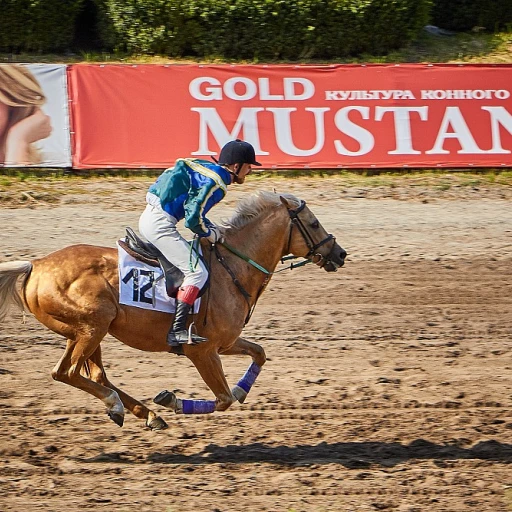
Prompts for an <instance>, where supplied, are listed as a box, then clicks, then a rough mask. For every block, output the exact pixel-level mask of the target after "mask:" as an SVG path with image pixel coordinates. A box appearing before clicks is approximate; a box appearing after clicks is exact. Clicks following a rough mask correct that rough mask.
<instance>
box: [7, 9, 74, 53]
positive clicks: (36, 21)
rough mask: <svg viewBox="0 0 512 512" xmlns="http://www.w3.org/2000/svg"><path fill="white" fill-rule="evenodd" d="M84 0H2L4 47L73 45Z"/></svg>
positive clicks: (45, 48)
mask: <svg viewBox="0 0 512 512" xmlns="http://www.w3.org/2000/svg"><path fill="white" fill-rule="evenodd" d="M82 1H83V0H66V1H65V2H63V1H62V0H0V50H1V51H8V52H19V51H22V50H23V51H32V52H43V51H45V52H48V51H63V50H67V49H69V48H70V45H71V42H72V40H73V35H74V26H75V25H74V23H75V18H76V16H77V13H78V12H79V10H80V7H81V4H82Z"/></svg>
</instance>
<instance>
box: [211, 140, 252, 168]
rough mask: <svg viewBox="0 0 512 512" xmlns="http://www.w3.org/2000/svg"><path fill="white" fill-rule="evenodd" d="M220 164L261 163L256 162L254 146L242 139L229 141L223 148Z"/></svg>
mask: <svg viewBox="0 0 512 512" xmlns="http://www.w3.org/2000/svg"><path fill="white" fill-rule="evenodd" d="M218 163H219V165H232V164H239V165H240V167H241V166H242V165H243V164H251V165H261V164H260V163H259V162H256V153H255V152H254V148H253V147H252V145H251V144H249V143H248V142H245V141H243V140H240V139H236V140H232V141H229V142H228V143H227V144H226V145H225V146H224V147H223V148H222V149H221V150H220V155H219V160H218Z"/></svg>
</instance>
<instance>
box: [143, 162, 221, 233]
mask: <svg viewBox="0 0 512 512" xmlns="http://www.w3.org/2000/svg"><path fill="white" fill-rule="evenodd" d="M230 183H231V174H230V173H229V172H228V171H227V170H226V169H225V168H224V167H221V166H220V165H217V164H215V163H213V162H210V161H208V160H198V159H188V158H180V159H179V160H177V161H176V164H175V165H174V167H171V168H169V169H166V170H165V171H164V172H163V173H162V174H161V175H160V176H159V178H158V179H157V180H156V182H155V183H153V184H152V185H151V186H150V187H149V193H150V194H154V195H155V196H157V197H159V198H160V205H161V206H162V209H163V210H164V211H165V212H167V213H168V214H169V215H172V216H173V217H174V218H175V219H176V220H177V221H180V220H182V219H185V227H187V228H188V229H190V230H191V231H193V232H194V233H196V234H198V235H199V236H208V235H209V234H210V229H209V226H211V225H212V224H213V223H212V222H210V221H209V220H208V219H207V218H206V214H207V213H208V212H209V211H210V209H211V208H212V207H213V206H215V205H216V204H217V203H218V202H219V201H221V200H222V199H223V198H224V196H225V195H226V192H227V186H228V185H229V184H230Z"/></svg>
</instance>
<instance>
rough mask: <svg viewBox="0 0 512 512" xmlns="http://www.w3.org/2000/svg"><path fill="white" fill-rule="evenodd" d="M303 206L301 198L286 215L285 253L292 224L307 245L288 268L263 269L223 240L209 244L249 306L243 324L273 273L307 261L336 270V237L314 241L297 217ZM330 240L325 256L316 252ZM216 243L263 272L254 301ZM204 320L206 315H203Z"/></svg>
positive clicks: (248, 317) (303, 202) (288, 251)
mask: <svg viewBox="0 0 512 512" xmlns="http://www.w3.org/2000/svg"><path fill="white" fill-rule="evenodd" d="M305 207H306V201H303V200H301V202H300V204H299V206H298V207H297V208H295V209H294V210H292V209H288V215H289V216H290V233H289V236H288V249H287V254H290V244H291V241H292V231H293V227H294V226H297V229H298V230H299V233H300V234H301V235H302V238H303V239H304V242H306V245H307V247H308V249H309V251H308V253H307V254H306V255H305V256H304V258H305V260H304V261H302V262H300V263H293V264H291V265H290V266H289V267H288V268H283V269H281V270H277V271H269V270H267V269H265V268H264V267H262V266H261V265H259V264H258V263H256V262H255V261H253V260H252V259H251V258H248V257H247V256H245V255H244V254H242V253H241V252H240V251H238V250H237V249H236V248H235V247H232V246H231V245H229V244H228V243H226V242H225V241H224V242H219V243H217V244H211V246H212V251H211V252H210V255H211V254H212V253H215V256H216V258H217V260H218V261H219V263H220V264H221V265H222V266H223V267H224V268H225V270H226V272H227V273H228V274H229V275H230V277H231V279H232V281H233V283H234V284H235V286H236V287H237V288H238V290H239V291H240V293H241V294H242V296H243V297H244V299H245V301H246V302H247V306H248V308H249V311H248V313H247V316H246V318H245V324H247V322H248V321H249V319H250V318H251V315H252V314H253V312H254V308H255V307H256V303H257V301H258V299H259V297H260V295H261V294H262V292H263V290H264V289H265V287H266V286H267V283H268V282H269V280H270V278H271V277H272V275H273V274H277V273H278V272H282V271H284V270H288V269H290V270H291V269H293V268H297V267H302V266H304V265H306V264H307V263H311V262H312V263H315V264H316V265H318V266H319V267H325V266H326V265H327V264H331V265H332V267H333V270H334V271H336V270H337V268H338V265H337V264H335V263H333V261H332V258H333V252H334V250H335V248H336V237H335V236H334V235H331V234H329V235H327V236H326V237H325V238H324V239H323V240H322V241H321V242H318V243H315V241H314V240H313V237H312V236H311V235H310V233H309V231H308V229H307V228H306V226H305V225H304V222H302V220H301V219H300V217H299V213H300V212H301V211H302V210H304V208H305ZM330 241H332V247H331V250H330V252H329V254H328V255H327V256H323V255H322V254H320V253H319V252H317V250H318V249H319V248H320V247H322V246H323V245H325V244H326V243H328V242H330ZM218 245H221V246H223V247H224V248H226V249H227V250H228V251H230V252H231V253H233V254H235V255H236V256H238V257H239V258H241V259H242V260H244V261H246V262H247V263H249V264H250V265H252V266H253V267H254V268H256V269H258V270H259V271H260V272H262V273H263V274H265V279H264V281H263V283H262V284H261V286H260V288H259V290H258V292H257V293H256V297H255V299H254V303H253V304H252V305H251V302H250V300H251V295H250V294H249V293H248V292H247V290H246V289H245V288H244V287H243V285H242V284H241V283H240V281H239V280H238V278H237V277H236V275H235V273H234V272H233V271H232V270H231V268H230V267H229V265H228V264H227V262H226V261H225V259H224V257H223V256H222V254H221V253H220V252H219V248H218V247H217V246H218ZM295 258H296V256H285V257H283V258H282V259H281V262H282V263H284V261H285V260H289V259H295ZM210 268H211V264H210ZM205 322H206V317H205ZM245 324H244V325H245Z"/></svg>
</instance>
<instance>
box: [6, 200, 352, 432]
mask: <svg viewBox="0 0 512 512" xmlns="http://www.w3.org/2000/svg"><path fill="white" fill-rule="evenodd" d="M224 233H225V245H223V244H221V245H220V247H219V245H217V246H215V247H214V246H211V245H209V244H208V243H207V242H206V241H203V242H202V244H203V245H202V249H203V253H204V255H205V259H206V260H207V261H210V264H211V268H210V289H209V291H208V292H207V293H208V295H206V296H205V297H204V298H203V300H202V302H201V308H200V311H199V313H198V314H197V316H196V318H195V324H196V325H197V326H198V331H199V334H200V335H202V336H205V337H207V338H208V341H207V342H204V343H201V344H199V345H188V344H186V345H183V353H184V355H186V356H187V357H188V358H189V359H190V360H191V361H192V363H193V364H194V365H195V366H196V368H197V370H198V372H199V374H200V375H201V377H202V378H203V380H204V382H205V383H206V384H207V385H208V387H209V388H210V389H211V390H212V392H213V393H214V395H215V397H216V400H185V399H184V400H181V399H178V398H176V396H175V395H174V394H173V393H169V392H167V391H164V392H162V393H160V394H159V395H158V396H157V397H156V398H155V402H156V403H157V404H160V405H163V406H166V407H168V408H170V409H173V410H174V411H175V412H178V413H185V414H186V413H189V414H190V413H192V414H194V413H195V414H198V413H209V412H214V411H224V410H226V409H227V408H228V407H229V406H230V405H231V404H232V403H234V402H235V401H237V400H238V401H239V402H243V401H244V400H245V397H246V396H247V393H248V392H249V390H250V388H251V386H252V384H253V383H254V380H255V379H256V377H257V375H258V374H259V371H260V369H261V367H262V366H263V364H264V363H265V361H266V356H265V352H264V350H263V348H262V347H260V346H259V345H257V344H255V343H252V342H250V341H247V340H245V339H243V338H241V337H240V334H241V332H242V329H243V327H244V325H245V323H246V320H247V319H248V317H249V315H250V312H251V310H252V308H253V307H254V306H255V304H256V301H257V299H258V298H259V296H260V294H261V293H262V292H263V291H264V289H265V287H266V285H267V284H268V281H269V279H270V277H271V276H272V273H273V271H274V270H275V268H276V267H277V264H278V263H279V261H280V260H281V259H282V258H283V257H284V256H286V255H288V254H292V255H294V256H296V257H304V258H307V259H310V260H311V261H313V262H314V263H316V264H317V265H318V266H320V267H322V268H324V270H326V271H328V272H332V271H336V270H337V269H338V268H339V267H341V266H342V265H343V264H344V260H345V256H346V252H345V251H344V250H343V249H342V248H341V247H340V246H339V245H338V244H337V243H336V240H335V238H334V237H333V236H332V235H329V234H327V232H326V231H325V229H324V228H323V227H322V225H321V224H320V223H319V221H318V220H317V219H316V217H315V216H314V215H313V213H311V211H310V210H309V208H307V207H306V205H305V202H304V201H300V200H299V199H297V198H296V197H294V196H292V195H291V194H283V195H279V194H275V193H270V192H260V193H259V194H256V195H254V196H250V197H248V198H246V199H245V200H243V201H241V202H240V203H239V205H238V206H237V209H236V212H235V214H234V216H233V218H232V219H231V220H230V221H227V222H225V225H224ZM242 253H243V254H242ZM212 256H213V257H212ZM21 276H24V280H23V282H22V285H21V292H18V291H17V280H18V278H19V277H21ZM13 301H14V302H15V303H17V305H18V306H20V307H21V308H22V309H23V308H24V307H25V308H27V309H28V310H29V311H30V312H31V313H32V314H33V315H34V316H35V317H36V319H37V320H38V321H39V322H41V323H42V324H43V325H45V326H46V327H48V328H49V329H51V330H52V331H54V332H56V333H57V334H60V335H62V336H64V337H65V338H66V339H67V346H66V349H65V352H64V354H63V355H62V357H61V359H60V361H59V362H58V363H57V365H56V366H55V368H54V369H53V371H52V377H53V379H55V380H57V381H61V382H64V383H66V384H69V385H71V386H74V387H76V388H79V389H82V390H83V391H86V392H88V393H90V394H92V395H93V396H95V397H97V398H99V399H100V400H102V401H103V402H104V404H105V405H106V406H107V412H108V415H109V416H110V418H111V419H112V420H114V421H115V422H116V423H117V424H118V425H120V426H122V424H123V421H124V409H125V408H126V409H128V410H129V411H130V412H132V413H133V414H134V415H135V416H136V417H137V418H141V419H145V420H146V425H147V426H149V427H150V428H151V429H155V430H157V429H163V428H166V427H167V424H166V423H165V421H164V420H163V419H162V418H160V417H158V416H157V415H156V414H155V413H154V412H153V411H151V410H150V409H148V408H147V407H146V406H145V405H143V404H142V403H141V402H139V401H138V400H136V399H134V398H132V397H131V396H129V395H127V394H126V393H125V392H124V391H122V390H120V389H119V388H117V387H116V386H114V385H113V384H112V383H111V382H110V381H109V380H108V378H107V376H106V373H105V369H104V368H103V363H102V360H101V348H100V343H101V341H102V339H103V338H104V336H105V335H106V334H107V333H110V334H111V335H112V336H114V337H115V338H117V339H118V340H120V341H122V342H123V343H125V344H126V345H128V346H130V347H133V348H136V349H139V350H145V351H149V352H169V346H168V345H167V341H166V335H167V332H168V330H169V328H170V325H171V321H172V319H173V315H172V314H169V313H162V312H158V311H152V310H148V309H139V308H136V307H132V306H125V305H121V304H119V277H118V253H117V249H114V248H106V247H97V246H90V245H73V246H70V247H66V248H64V249H61V250H59V251H56V252H54V253H52V254H49V255H48V256H45V257H43V258H40V259H35V260H33V261H13V262H8V263H2V264H0V322H2V321H3V320H4V318H5V316H6V314H7V309H8V306H9V304H10V303H11V302H13ZM242 354H244V355H249V356H250V357H251V358H252V363H251V366H250V367H249V369H248V370H247V372H246V373H245V375H244V376H243V378H242V379H241V380H240V381H239V382H238V384H237V385H236V386H235V387H234V388H233V389H230V387H229V385H228V383H227V381H226V378H225V376H224V372H223V369H222V363H221V359H220V355H242Z"/></svg>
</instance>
